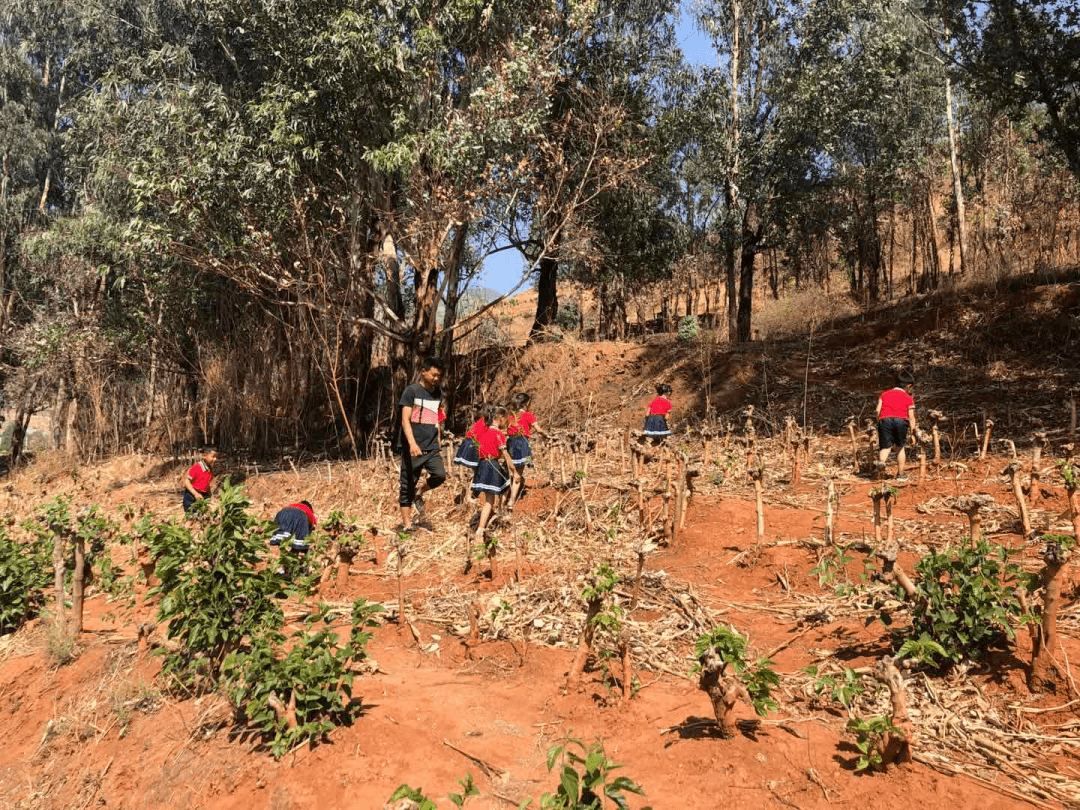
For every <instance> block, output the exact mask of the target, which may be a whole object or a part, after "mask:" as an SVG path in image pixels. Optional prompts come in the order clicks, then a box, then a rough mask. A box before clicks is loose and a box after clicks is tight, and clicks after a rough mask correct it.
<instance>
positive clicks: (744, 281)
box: [738, 233, 757, 343]
mask: <svg viewBox="0 0 1080 810" xmlns="http://www.w3.org/2000/svg"><path fill="white" fill-rule="evenodd" d="M740 241H741V243H742V253H741V261H740V262H739V320H738V330H739V331H738V340H739V343H746V342H747V341H749V340H750V338H751V337H752V334H751V320H752V318H753V309H754V259H755V257H756V255H757V236H756V235H751V234H747V233H744V234H743V237H742V239H741V240H740Z"/></svg>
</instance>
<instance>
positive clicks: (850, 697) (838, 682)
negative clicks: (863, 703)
mask: <svg viewBox="0 0 1080 810" xmlns="http://www.w3.org/2000/svg"><path fill="white" fill-rule="evenodd" d="M803 672H805V673H806V674H807V675H809V676H810V677H812V678H815V680H814V694H815V695H819V696H820V695H823V694H825V693H826V692H828V694H829V697H831V698H832V699H833V700H834V701H835V702H837V703H839V704H840V705H841V706H843V707H844V708H845V709H850V708H851V704H852V703H853V702H854V700H855V698H856V697H858V696H859V695H861V694H862V693H863V692H864V691H865V687H864V686H863V683H862V676H860V675H859V673H857V672H856V671H855V670H853V669H851V668H850V667H845V668H844V670H843V672H842V673H841V674H840V675H839V676H838V677H833V676H832V675H818V668H817V667H816V666H809V667H806V668H805V669H804V670H803Z"/></svg>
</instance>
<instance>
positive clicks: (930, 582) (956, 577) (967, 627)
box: [883, 540, 1033, 666]
mask: <svg viewBox="0 0 1080 810" xmlns="http://www.w3.org/2000/svg"><path fill="white" fill-rule="evenodd" d="M1009 554H1010V552H1009V549H1007V548H1005V547H1004V546H997V545H991V544H989V543H988V542H986V541H985V540H982V541H980V542H979V543H978V545H976V547H975V548H968V547H962V548H945V549H942V550H941V551H931V552H930V553H929V554H927V555H926V556H925V557H923V558H922V559H921V560H920V561H919V562H918V563H917V564H916V566H915V571H916V573H917V574H918V579H917V581H916V582H915V588H916V591H917V592H918V593H917V595H916V597H915V598H914V599H912V600H909V604H910V609H911V625H910V626H909V627H907V628H905V629H903V630H901V631H899V633H898V634H897V636H896V641H897V644H898V645H900V649H901V651H902V652H903V653H904V654H905V655H908V656H911V657H915V658H919V659H920V660H923V661H925V662H927V663H930V664H932V665H935V666H937V665H939V664H940V665H946V666H947V665H951V664H955V663H960V662H961V661H964V660H966V659H977V658H979V657H980V656H981V655H983V653H985V652H986V651H987V650H988V649H989V648H991V647H994V646H997V645H1001V644H1002V643H1004V642H1005V641H1006V639H1011V638H1012V637H1013V636H1014V635H1015V631H1014V630H1013V627H1012V623H1013V622H1017V621H1021V622H1023V621H1028V620H1030V619H1031V617H1030V616H1025V615H1024V613H1023V609H1022V608H1021V606H1020V600H1019V598H1018V597H1017V595H1016V588H1017V587H1020V586H1023V587H1027V588H1030V587H1031V586H1032V585H1033V580H1032V577H1031V575H1029V574H1027V573H1025V572H1024V571H1023V570H1022V569H1021V568H1020V566H1019V565H1016V564H1015V563H1011V562H1009ZM883 618H885V619H886V620H887V619H888V618H889V617H887V616H886V617H883Z"/></svg>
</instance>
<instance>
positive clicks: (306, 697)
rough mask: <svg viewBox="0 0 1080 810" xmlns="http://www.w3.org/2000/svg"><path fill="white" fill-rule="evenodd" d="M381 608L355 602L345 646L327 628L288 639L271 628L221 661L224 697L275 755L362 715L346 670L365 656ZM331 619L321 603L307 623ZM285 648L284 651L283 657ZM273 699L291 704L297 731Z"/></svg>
mask: <svg viewBox="0 0 1080 810" xmlns="http://www.w3.org/2000/svg"><path fill="white" fill-rule="evenodd" d="M381 610H382V606H381V605H371V604H368V603H367V602H365V601H364V600H363V599H357V600H356V602H355V603H354V604H353V608H352V630H351V631H350V634H349V639H348V641H346V642H345V643H343V644H341V643H338V639H337V636H336V635H335V634H334V632H333V630H331V629H329V628H327V627H326V626H323V627H322V628H320V629H318V630H314V631H306V630H302V631H298V632H296V633H293V634H292V635H291V636H288V637H286V635H285V634H284V633H282V632H280V631H279V630H277V629H272V630H268V631H267V632H265V633H263V634H260V635H257V636H255V637H254V638H253V639H252V641H251V646H250V648H246V649H244V650H238V651H234V652H231V653H230V654H229V655H228V657H227V658H226V659H225V661H224V662H223V663H222V667H221V675H222V682H223V685H224V688H225V694H226V695H227V696H228V697H229V700H230V701H231V702H232V704H233V705H234V706H236V707H237V709H238V711H239V713H240V715H241V717H242V719H244V720H245V722H247V723H248V724H249V725H251V726H254V727H255V728H257V729H259V730H260V731H261V732H262V733H263V735H264V737H265V738H266V739H267V741H268V744H269V747H270V752H271V753H272V754H273V755H274V756H275V757H280V756H282V755H283V754H286V753H288V752H289V751H290V750H291V749H292V748H293V747H294V746H295V745H297V744H298V743H301V742H303V741H305V740H312V739H318V738H319V737H321V736H322V735H324V734H326V733H327V732H329V731H331V730H332V729H333V728H334V727H335V726H338V725H344V724H347V723H349V722H351V721H352V720H353V719H354V718H355V717H356V716H357V715H358V714H359V713H360V710H361V706H360V704H359V702H357V701H354V700H353V699H352V683H353V673H352V672H351V671H350V669H349V667H350V665H351V664H352V663H353V662H355V661H357V660H359V659H361V658H364V657H365V656H366V653H365V652H364V647H365V645H366V644H367V642H368V640H369V639H370V638H371V634H370V633H368V632H367V630H368V628H370V627H373V626H376V624H377V623H376V622H375V621H373V619H372V617H373V616H374V615H375V614H376V613H378V612H380V611H381ZM329 618H330V616H329V608H328V607H327V606H325V605H320V606H319V609H318V610H317V611H316V613H315V614H313V615H311V616H309V617H308V618H307V619H306V623H307V624H308V625H309V626H310V627H313V626H314V625H316V624H317V623H320V622H322V623H324V624H325V623H326V622H327V621H328V620H329ZM283 649H287V650H288V651H287V652H286V653H285V654H284V655H282V654H281V651H282V650H283ZM272 697H276V698H277V699H278V700H280V701H281V703H282V704H283V705H290V706H295V712H296V726H295V727H290V726H289V724H288V722H287V719H286V718H285V717H282V716H280V715H279V714H278V713H277V712H276V711H275V710H274V708H273V707H272V706H271V700H272Z"/></svg>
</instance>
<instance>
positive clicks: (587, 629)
mask: <svg viewBox="0 0 1080 810" xmlns="http://www.w3.org/2000/svg"><path fill="white" fill-rule="evenodd" d="M603 605H604V599H603V597H602V596H596V597H594V598H592V599H590V600H589V602H588V606H587V608H586V610H585V624H583V625H582V627H581V634H580V635H579V636H578V649H577V654H576V655H575V656H574V663H573V664H572V665H571V666H570V674H569V675H568V676H567V678H566V684H567V686H572V685H573V684H575V683H577V680H578V678H580V677H581V673H582V672H584V671H585V663H586V661H588V659H589V653H590V652H592V643H593V636H594V635H595V634H596V626H595V625H594V623H593V619H595V618H596V615H597V614H598V613H599V612H600V609H601V608H602V607H603Z"/></svg>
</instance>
